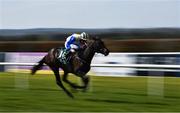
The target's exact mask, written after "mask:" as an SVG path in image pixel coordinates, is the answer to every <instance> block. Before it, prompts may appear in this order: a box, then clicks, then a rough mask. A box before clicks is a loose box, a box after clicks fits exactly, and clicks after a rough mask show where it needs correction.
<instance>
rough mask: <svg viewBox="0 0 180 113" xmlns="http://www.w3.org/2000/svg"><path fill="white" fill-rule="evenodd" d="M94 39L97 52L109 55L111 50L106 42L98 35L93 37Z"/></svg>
mask: <svg viewBox="0 0 180 113" xmlns="http://www.w3.org/2000/svg"><path fill="white" fill-rule="evenodd" d="M93 40H94V50H95V52H97V53H101V54H103V55H105V56H107V55H108V54H109V50H108V49H107V47H106V46H105V44H104V42H103V41H102V40H101V39H100V38H98V37H95V38H93Z"/></svg>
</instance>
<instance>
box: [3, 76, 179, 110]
mask: <svg viewBox="0 0 180 113" xmlns="http://www.w3.org/2000/svg"><path fill="white" fill-rule="evenodd" d="M54 79H55V78H54V76H53V75H35V76H30V75H28V74H18V73H16V74H13V73H0V111H1V112H4V111H23V112H35V111H36V112H70V111H75V112H85V111H86V112H98V111H101V112H120V111H123V112H125V111H127V112H133V111H134V112H139V111H143V112H152V111H157V112H159V111H162V112H163V111H164V112H165V111H166V112H172V111H178V112H180V78H164V96H163V97H162V96H160V97H159V96H148V95H147V83H148V81H147V80H148V79H147V77H119V78H118V77H94V76H93V77H91V81H92V82H91V88H90V91H88V92H86V93H84V92H81V91H78V92H73V94H74V96H75V99H71V98H69V97H67V96H66V95H65V93H64V92H63V91H62V90H61V89H59V87H58V86H57V85H56V84H55V80H54ZM70 79H71V80H72V81H74V82H78V80H77V79H76V78H75V77H71V78H70ZM27 82H28V84H27ZM66 87H67V88H68V89H69V90H71V89H70V88H69V87H68V86H67V85H66Z"/></svg>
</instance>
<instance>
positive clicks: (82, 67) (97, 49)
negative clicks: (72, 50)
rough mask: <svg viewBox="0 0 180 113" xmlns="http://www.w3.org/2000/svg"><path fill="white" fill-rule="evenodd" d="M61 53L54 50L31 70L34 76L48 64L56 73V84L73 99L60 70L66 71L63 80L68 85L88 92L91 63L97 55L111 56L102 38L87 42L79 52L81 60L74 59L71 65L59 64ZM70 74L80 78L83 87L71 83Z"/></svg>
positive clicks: (56, 49) (57, 49)
mask: <svg viewBox="0 0 180 113" xmlns="http://www.w3.org/2000/svg"><path fill="white" fill-rule="evenodd" d="M60 52H61V51H59V48H52V49H51V50H50V51H49V52H48V54H47V55H45V56H44V57H43V58H42V59H41V60H40V61H39V62H38V64H37V65H35V66H34V67H33V68H32V69H31V74H32V75H34V74H35V72H36V71H37V70H40V69H41V67H42V66H43V64H46V65H47V66H49V67H50V69H51V70H52V71H53V72H54V75H55V77H56V83H57V85H58V86H59V87H61V88H62V89H63V90H64V91H65V92H66V94H67V95H68V96H70V97H72V98H73V95H72V94H71V93H70V92H69V91H68V90H67V89H66V88H65V87H64V85H63V83H62V81H61V78H60V74H59V68H61V69H62V70H63V71H64V75H63V76H62V77H63V78H62V80H63V81H64V82H66V83H68V84H69V85H70V86H71V87H72V88H74V89H78V88H79V89H84V90H86V88H87V86H88V83H89V76H88V75H86V74H87V73H88V72H89V70H90V64H91V61H92V59H93V57H94V55H95V53H101V54H103V55H105V56H107V55H108V54H109V50H108V49H107V47H106V46H105V44H104V42H103V41H102V40H101V39H100V38H97V37H95V38H91V39H89V40H88V41H87V44H86V48H85V49H84V50H81V51H78V52H77V54H78V57H79V59H80V60H77V59H76V58H75V57H72V58H71V60H70V63H68V64H63V63H61V62H59V60H58V55H59V53H60ZM74 56H76V55H74ZM68 73H73V74H75V75H76V76H78V77H80V78H81V79H82V81H83V85H82V86H79V85H76V84H75V83H72V82H70V81H69V80H68V79H67V77H68Z"/></svg>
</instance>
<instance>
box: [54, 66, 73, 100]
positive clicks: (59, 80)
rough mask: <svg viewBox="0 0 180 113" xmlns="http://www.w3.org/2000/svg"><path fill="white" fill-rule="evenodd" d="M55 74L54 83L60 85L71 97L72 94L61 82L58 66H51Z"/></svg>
mask: <svg viewBox="0 0 180 113" xmlns="http://www.w3.org/2000/svg"><path fill="white" fill-rule="evenodd" d="M51 69H52V70H53V72H54V74H55V77H56V83H57V85H58V86H60V87H61V88H62V89H63V90H64V91H65V92H66V94H67V95H68V96H70V97H71V98H73V95H72V94H71V93H70V92H69V91H68V90H67V89H66V88H65V87H64V85H63V84H62V82H61V78H60V75H59V68H51Z"/></svg>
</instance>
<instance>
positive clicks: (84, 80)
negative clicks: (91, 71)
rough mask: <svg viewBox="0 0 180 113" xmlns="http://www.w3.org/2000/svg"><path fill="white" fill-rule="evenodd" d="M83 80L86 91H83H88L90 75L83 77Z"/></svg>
mask: <svg viewBox="0 0 180 113" xmlns="http://www.w3.org/2000/svg"><path fill="white" fill-rule="evenodd" d="M81 79H82V82H83V84H84V89H83V91H86V90H87V89H88V86H89V79H90V78H89V76H88V75H84V76H82V77H81Z"/></svg>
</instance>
